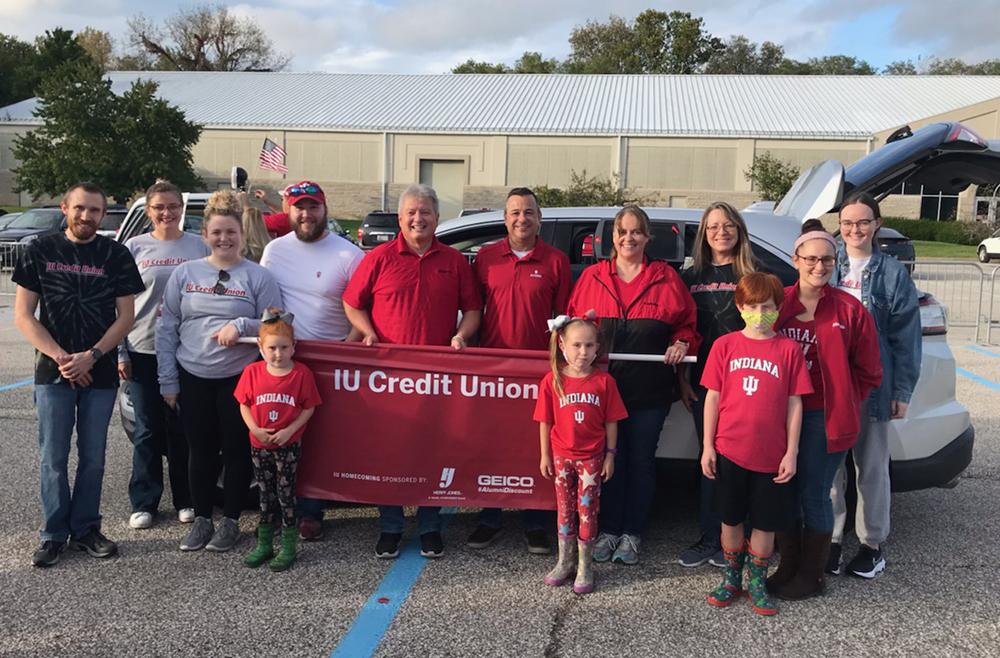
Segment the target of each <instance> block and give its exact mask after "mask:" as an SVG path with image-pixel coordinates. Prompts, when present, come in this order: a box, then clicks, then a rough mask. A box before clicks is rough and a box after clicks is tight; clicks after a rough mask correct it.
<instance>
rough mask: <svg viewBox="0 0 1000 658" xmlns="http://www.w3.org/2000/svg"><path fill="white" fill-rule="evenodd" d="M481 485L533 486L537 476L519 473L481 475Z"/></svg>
mask: <svg viewBox="0 0 1000 658" xmlns="http://www.w3.org/2000/svg"><path fill="white" fill-rule="evenodd" d="M479 486H481V487H533V486H535V478H533V477H531V476H530V475H525V476H524V477H519V476H517V475H480V476H479Z"/></svg>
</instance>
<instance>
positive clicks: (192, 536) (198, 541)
mask: <svg viewBox="0 0 1000 658" xmlns="http://www.w3.org/2000/svg"><path fill="white" fill-rule="evenodd" d="M213 534H215V526H213V525H212V519H209V518H206V517H204V516H196V517H195V519H194V523H192V524H191V531H190V532H189V533H188V534H187V537H185V538H184V539H182V540H181V550H182V551H200V550H201V549H203V548H205V544H207V543H208V540H209V539H211V538H212V535H213Z"/></svg>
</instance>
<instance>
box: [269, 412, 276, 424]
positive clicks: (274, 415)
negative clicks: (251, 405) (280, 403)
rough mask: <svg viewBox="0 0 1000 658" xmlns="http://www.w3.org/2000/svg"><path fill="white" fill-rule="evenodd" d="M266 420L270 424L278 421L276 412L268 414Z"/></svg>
mask: <svg viewBox="0 0 1000 658" xmlns="http://www.w3.org/2000/svg"><path fill="white" fill-rule="evenodd" d="M267 419H268V420H269V421H271V422H272V423H274V422H276V421H277V420H278V412H277V411H271V412H268V414H267Z"/></svg>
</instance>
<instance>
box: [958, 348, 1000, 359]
mask: <svg viewBox="0 0 1000 658" xmlns="http://www.w3.org/2000/svg"><path fill="white" fill-rule="evenodd" d="M965 349H967V350H972V351H973V352H979V353H980V354H985V355H986V356H995V357H996V358H998V359H1000V354H997V353H996V352H991V351H989V350H984V349H983V348H981V347H976V346H975V345H966V346H965Z"/></svg>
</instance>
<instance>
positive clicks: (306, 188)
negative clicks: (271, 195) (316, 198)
mask: <svg viewBox="0 0 1000 658" xmlns="http://www.w3.org/2000/svg"><path fill="white" fill-rule="evenodd" d="M286 193H287V195H288V196H299V195H300V194H319V193H320V189H319V186H318V185H313V184H312V183H308V184H306V185H293V186H291V187H290V188H288V190H286Z"/></svg>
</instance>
